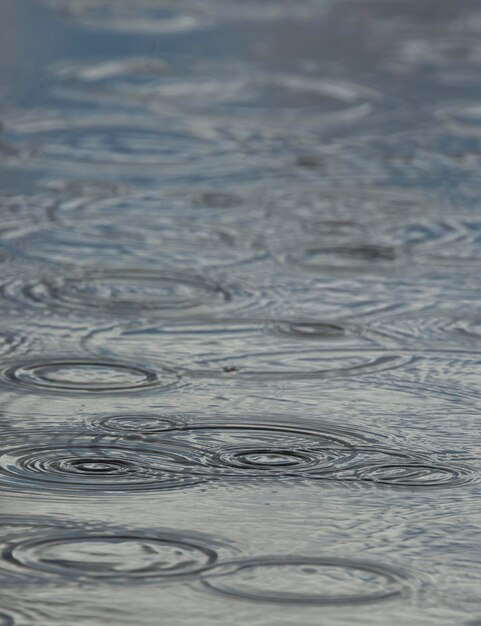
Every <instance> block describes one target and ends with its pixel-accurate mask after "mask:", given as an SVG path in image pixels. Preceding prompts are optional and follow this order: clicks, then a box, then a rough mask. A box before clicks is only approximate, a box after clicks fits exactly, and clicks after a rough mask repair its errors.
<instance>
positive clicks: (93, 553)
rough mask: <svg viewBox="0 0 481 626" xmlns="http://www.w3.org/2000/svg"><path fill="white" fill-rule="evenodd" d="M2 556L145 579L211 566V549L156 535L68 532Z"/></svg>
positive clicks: (31, 564)
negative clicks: (69, 533)
mask: <svg viewBox="0 0 481 626" xmlns="http://www.w3.org/2000/svg"><path fill="white" fill-rule="evenodd" d="M3 558H5V559H6V560H8V561H9V562H10V563H12V564H14V565H17V566H20V567H22V568H27V569H29V570H39V571H41V572H45V573H46V574H53V575H58V576H62V577H66V578H78V577H80V578H83V577H88V578H102V579H149V578H175V577H178V576H191V575H193V574H199V573H201V572H203V571H205V570H207V569H208V568H210V567H212V566H213V565H214V564H215V562H216V560H217V553H216V552H215V551H214V550H213V549H210V548H208V547H205V546H201V545H197V544H195V543H190V541H189V540H188V539H186V540H185V541H183V540H181V539H176V538H174V537H169V536H165V537H163V536H162V534H160V535H159V536H156V535H154V536H142V535H141V536H137V535H135V534H123V535H110V534H88V535H81V534H71V535H65V536H60V537H58V536H56V537H45V538H39V539H33V540H31V541H23V542H20V543H18V544H16V545H13V546H9V547H8V548H7V549H6V550H5V551H4V554H3Z"/></svg>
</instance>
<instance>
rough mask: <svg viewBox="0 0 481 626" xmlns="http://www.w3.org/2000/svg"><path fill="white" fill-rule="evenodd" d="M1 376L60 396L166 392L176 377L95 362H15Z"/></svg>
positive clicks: (38, 360) (65, 360)
mask: <svg viewBox="0 0 481 626" xmlns="http://www.w3.org/2000/svg"><path fill="white" fill-rule="evenodd" d="M0 375H1V377H2V379H3V381H4V382H7V383H9V384H12V385H18V386H19V387H24V388H28V389H30V390H35V389H37V390H43V391H50V392H63V393H122V392H131V391H136V390H141V389H149V388H154V387H155V388H157V389H159V390H166V389H169V388H171V387H172V386H174V385H176V384H177V383H178V381H179V376H178V375H177V374H176V373H175V372H173V371H172V370H170V369H169V368H162V370H161V371H154V370H151V369H147V368H144V367H140V366H138V365H133V364H132V365H131V364H128V363H124V362H118V361H109V360H105V361H99V360H95V359H86V358H79V359H52V360H49V359H45V360H41V359H40V358H39V359H37V360H29V361H23V362H18V363H14V364H12V365H10V366H7V367H5V368H4V369H3V370H2V371H1V372H0Z"/></svg>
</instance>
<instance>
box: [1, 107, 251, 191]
mask: <svg viewBox="0 0 481 626" xmlns="http://www.w3.org/2000/svg"><path fill="white" fill-rule="evenodd" d="M6 133H7V135H8V138H9V141H10V143H12V145H14V146H15V147H16V149H17V152H18V155H19V156H18V157H16V159H15V162H16V163H18V164H22V163H23V164H26V165H27V166H28V167H29V168H31V167H33V166H38V167H40V168H47V169H51V170H52V171H53V170H54V169H55V174H56V175H57V176H58V175H59V172H62V171H64V172H65V171H66V172H67V173H74V174H75V175H76V176H78V175H79V174H84V175H85V174H87V175H89V176H90V175H95V174H98V168H99V167H102V168H103V172H104V175H105V176H108V175H109V174H110V175H112V174H113V175H115V176H117V175H118V174H119V173H121V174H123V175H124V176H125V177H127V176H131V177H134V178H135V177H139V176H140V177H141V178H142V180H144V179H145V178H146V177H148V176H155V177H156V178H158V176H159V174H161V175H162V177H163V178H164V180H165V179H166V178H167V177H172V178H173V179H174V178H175V179H179V180H181V179H182V178H183V177H185V176H187V177H188V178H189V181H190V179H191V177H192V176H194V175H199V176H201V175H205V172H206V168H207V169H208V170H209V172H210V173H212V171H214V169H217V170H218V171H220V170H222V173H223V174H224V175H226V176H228V175H230V174H232V173H233V172H236V173H239V171H241V172H244V171H246V167H248V166H249V164H247V163H246V159H245V155H244V154H241V151H240V150H239V145H238V142H236V141H235V140H234V139H229V137H228V135H229V132H227V130H225V132H224V131H222V130H221V129H220V128H219V127H216V128H214V127H212V128H207V127H205V126H204V127H203V126H202V125H200V124H198V123H197V124H196V123H195V121H194V120H192V121H187V119H184V121H183V122H182V123H179V120H178V117H177V119H173V116H170V117H168V118H165V117H160V116H159V117H158V116H156V115H155V116H147V115H144V116H142V117H136V116H135V115H118V114H112V115H110V116H107V115H105V114H101V115H99V114H98V113H97V114H95V115H94V114H91V115H86V114H85V113H83V114H82V113H79V114H77V115H69V116H64V117H61V116H59V115H58V114H56V113H55V114H54V113H38V114H36V113H31V114H23V115H18V116H17V117H13V116H12V117H11V118H9V119H8V120H6ZM233 147H236V148H237V149H236V151H234V152H233V151H232V148H233ZM226 156H229V158H226Z"/></svg>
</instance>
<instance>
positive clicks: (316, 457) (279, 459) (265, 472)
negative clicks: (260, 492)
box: [168, 423, 365, 478]
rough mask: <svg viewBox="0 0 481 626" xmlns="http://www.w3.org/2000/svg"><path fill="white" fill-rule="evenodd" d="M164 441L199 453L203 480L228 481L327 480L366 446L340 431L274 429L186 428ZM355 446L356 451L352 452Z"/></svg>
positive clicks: (241, 426) (238, 426) (239, 426)
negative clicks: (217, 479) (302, 478)
mask: <svg viewBox="0 0 481 626" xmlns="http://www.w3.org/2000/svg"><path fill="white" fill-rule="evenodd" d="M168 435H169V441H173V442H176V443H178V444H180V445H183V446H185V447H186V448H187V447H188V448H189V449H191V450H201V451H202V452H201V454H200V455H199V457H198V458H199V460H200V462H201V463H202V464H203V468H202V469H203V471H204V472H205V474H206V475H207V476H211V477H216V476H224V477H228V478H252V477H256V478H263V477H273V476H275V477H279V476H290V477H304V478H321V477H324V476H330V475H332V474H333V473H334V472H336V471H337V470H343V469H345V468H348V467H350V466H351V465H353V464H355V463H356V459H357V456H358V447H359V450H361V451H362V450H363V449H364V448H363V446H364V444H365V442H364V441H363V439H362V438H361V437H356V435H355V434H351V433H347V432H346V433H344V432H343V430H342V429H339V430H329V429H326V430H321V429H319V430H317V431H316V430H314V429H304V430H302V429H300V428H299V429H296V428H294V427H291V428H289V426H287V425H281V424H278V425H275V424H267V423H266V424H257V425H256V424H251V425H249V424H231V425H227V424H224V425H220V424H219V425H207V424H205V425H202V424H199V425H185V426H184V427H183V428H182V427H181V428H179V429H178V430H174V431H171V432H169V433H168ZM356 446H358V447H356Z"/></svg>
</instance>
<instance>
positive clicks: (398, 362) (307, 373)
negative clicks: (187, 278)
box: [185, 349, 409, 380]
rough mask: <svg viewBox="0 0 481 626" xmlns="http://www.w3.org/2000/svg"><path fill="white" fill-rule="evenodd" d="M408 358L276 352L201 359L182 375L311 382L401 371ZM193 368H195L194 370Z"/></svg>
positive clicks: (380, 354)
mask: <svg viewBox="0 0 481 626" xmlns="http://www.w3.org/2000/svg"><path fill="white" fill-rule="evenodd" d="M408 362H409V357H403V356H397V355H391V354H386V353H385V352H382V351H380V352H375V351H369V350H359V351H357V352H354V351H353V352H349V351H346V352H342V351H340V350H339V351H336V352H330V351H327V350H303V351H300V350H292V349H286V350H279V351H277V352H252V353H251V354H243V355H240V356H235V357H220V358H219V357H216V356H215V355H212V357H211V358H207V357H205V358H204V359H202V360H198V361H194V364H193V365H191V366H190V367H189V368H186V370H185V371H186V373H187V374H190V375H191V376H196V377H197V376H199V377H222V378H226V379H227V378H229V377H230V378H232V379H236V378H240V379H244V378H247V377H249V378H253V379H256V380H284V379H287V380H312V379H326V380H328V379H335V378H350V377H358V376H363V375H370V374H377V373H379V372H385V371H388V370H392V369H397V368H400V367H403V366H404V365H405V364H406V363H408ZM194 365H195V366H196V367H194Z"/></svg>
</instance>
